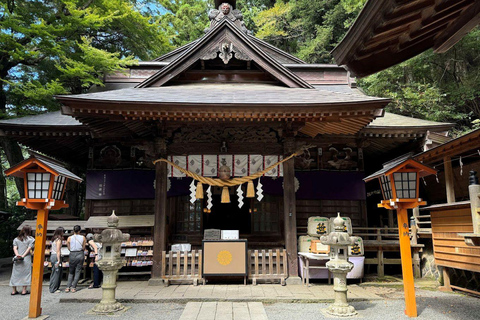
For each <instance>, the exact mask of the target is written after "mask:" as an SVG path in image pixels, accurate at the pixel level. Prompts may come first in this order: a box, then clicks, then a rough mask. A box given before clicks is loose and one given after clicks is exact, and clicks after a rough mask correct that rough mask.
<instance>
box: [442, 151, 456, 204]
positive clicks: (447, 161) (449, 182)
mask: <svg viewBox="0 0 480 320" xmlns="http://www.w3.org/2000/svg"><path fill="white" fill-rule="evenodd" d="M443 166H444V168H445V187H446V191H447V203H454V202H455V188H454V183H453V169H452V159H451V158H450V157H445V158H443Z"/></svg>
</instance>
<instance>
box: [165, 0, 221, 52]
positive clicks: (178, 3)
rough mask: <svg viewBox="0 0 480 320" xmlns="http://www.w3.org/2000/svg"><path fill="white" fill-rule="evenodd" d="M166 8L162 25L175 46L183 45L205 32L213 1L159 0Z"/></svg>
mask: <svg viewBox="0 0 480 320" xmlns="http://www.w3.org/2000/svg"><path fill="white" fill-rule="evenodd" d="M158 3H159V4H160V5H161V6H162V7H163V8H164V9H165V10H166V13H165V14H163V15H162V16H161V17H160V18H159V21H160V26H161V28H162V30H163V32H164V33H165V34H166V35H167V37H168V39H169V41H170V43H171V44H172V45H173V46H174V47H180V46H183V45H185V44H187V43H189V42H192V41H194V40H196V39H198V38H200V37H201V36H203V34H204V30H205V28H206V27H208V22H209V20H208V9H209V8H213V1H207V0H159V1H158Z"/></svg>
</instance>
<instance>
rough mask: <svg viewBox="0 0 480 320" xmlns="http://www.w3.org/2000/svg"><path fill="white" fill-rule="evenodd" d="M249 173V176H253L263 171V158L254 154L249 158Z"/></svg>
mask: <svg viewBox="0 0 480 320" xmlns="http://www.w3.org/2000/svg"><path fill="white" fill-rule="evenodd" d="M249 162H250V165H249V169H250V171H249V173H248V175H252V174H254V173H257V172H258V171H262V170H263V156H261V155H258V154H252V155H250V156H249Z"/></svg>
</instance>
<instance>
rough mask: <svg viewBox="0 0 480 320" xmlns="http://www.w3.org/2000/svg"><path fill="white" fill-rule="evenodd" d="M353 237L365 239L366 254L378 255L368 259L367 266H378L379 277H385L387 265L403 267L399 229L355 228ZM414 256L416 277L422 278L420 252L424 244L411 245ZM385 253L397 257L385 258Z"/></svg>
mask: <svg viewBox="0 0 480 320" xmlns="http://www.w3.org/2000/svg"><path fill="white" fill-rule="evenodd" d="M353 235H354V236H359V237H361V238H362V239H363V246H364V249H365V252H366V253H367V252H373V253H376V257H373V258H372V257H366V258H365V264H366V265H367V264H370V265H376V266H377V274H378V276H379V277H383V276H384V275H385V265H392V264H394V265H401V264H402V261H401V258H400V242H399V241H398V228H388V227H384V228H356V227H354V228H353ZM411 246H412V255H413V269H414V275H415V277H417V278H419V277H421V272H420V254H419V253H420V252H421V251H422V248H423V247H424V245H423V244H417V243H416V241H414V243H411ZM385 252H388V253H389V254H390V255H392V256H395V257H385V254H384V253H385Z"/></svg>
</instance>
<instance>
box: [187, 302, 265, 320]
mask: <svg viewBox="0 0 480 320" xmlns="http://www.w3.org/2000/svg"><path fill="white" fill-rule="evenodd" d="M180 320H268V317H267V313H266V312H265V308H264V307H263V303H261V302H188V303H187V305H186V306H185V309H184V310H183V313H182V315H181V317H180Z"/></svg>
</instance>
